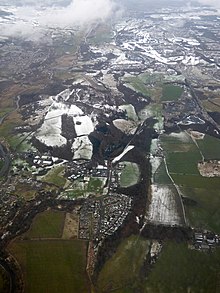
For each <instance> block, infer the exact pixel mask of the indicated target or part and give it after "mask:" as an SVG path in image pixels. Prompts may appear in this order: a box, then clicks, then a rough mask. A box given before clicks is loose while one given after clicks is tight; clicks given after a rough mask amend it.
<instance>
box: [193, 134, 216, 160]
mask: <svg viewBox="0 0 220 293" xmlns="http://www.w3.org/2000/svg"><path fill="white" fill-rule="evenodd" d="M197 143H198V145H199V148H200V150H201V151H202V153H203V156H204V157H205V159H206V160H210V159H211V160H213V159H220V139H218V138H215V137H212V136H209V135H205V137H204V139H202V140H198V141H197Z"/></svg>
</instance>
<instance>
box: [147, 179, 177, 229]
mask: <svg viewBox="0 0 220 293" xmlns="http://www.w3.org/2000/svg"><path fill="white" fill-rule="evenodd" d="M151 196H152V197H151V203H150V205H149V210H148V221H149V222H151V223H155V224H164V225H180V223H181V219H180V216H179V214H178V211H177V205H176V201H175V191H174V189H173V188H172V187H170V186H167V185H158V184H152V185H151Z"/></svg>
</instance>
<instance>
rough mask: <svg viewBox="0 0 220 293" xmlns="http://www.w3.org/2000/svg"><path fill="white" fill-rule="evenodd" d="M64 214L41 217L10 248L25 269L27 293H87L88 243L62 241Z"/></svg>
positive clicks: (23, 269) (23, 270) (52, 213)
mask: <svg viewBox="0 0 220 293" xmlns="http://www.w3.org/2000/svg"><path fill="white" fill-rule="evenodd" d="M64 218H65V213H64V212H58V211H53V210H49V211H46V212H43V213H41V214H38V215H37V216H36V217H35V219H34V221H33V224H32V226H31V228H30V229H29V231H27V232H26V233H24V234H23V235H22V236H21V237H19V238H18V239H17V240H15V241H14V242H12V243H11V244H10V245H9V246H8V250H9V251H10V252H11V254H12V255H13V256H14V257H15V258H16V259H17V261H18V263H19V264H20V266H21V268H22V272H23V275H24V282H25V293H39V292H40V293H56V292H57V293H60V292H62V293H69V292H71V293H86V292H90V291H89V282H88V279H87V275H86V270H85V268H86V254H87V242H86V241H80V240H62V239H61V237H62V233H63V226H64Z"/></svg>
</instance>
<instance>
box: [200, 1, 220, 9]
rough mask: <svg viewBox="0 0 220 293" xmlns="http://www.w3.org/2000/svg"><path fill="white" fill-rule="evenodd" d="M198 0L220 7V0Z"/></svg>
mask: <svg viewBox="0 0 220 293" xmlns="http://www.w3.org/2000/svg"><path fill="white" fill-rule="evenodd" d="M197 1H198V2H199V3H201V4H206V5H210V6H214V7H217V8H220V1H219V0H197Z"/></svg>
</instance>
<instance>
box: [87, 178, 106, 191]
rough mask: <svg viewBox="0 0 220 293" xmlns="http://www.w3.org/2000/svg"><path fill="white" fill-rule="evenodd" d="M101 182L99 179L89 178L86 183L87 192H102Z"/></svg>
mask: <svg viewBox="0 0 220 293" xmlns="http://www.w3.org/2000/svg"><path fill="white" fill-rule="evenodd" d="M102 185H103V183H102V181H101V180H100V179H99V178H95V177H91V178H90V180H89V183H88V187H87V192H97V193H100V192H101V191H102Z"/></svg>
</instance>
